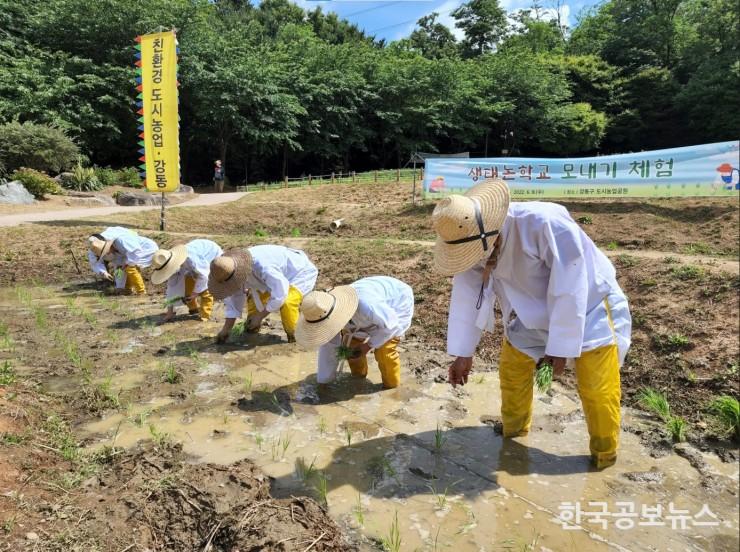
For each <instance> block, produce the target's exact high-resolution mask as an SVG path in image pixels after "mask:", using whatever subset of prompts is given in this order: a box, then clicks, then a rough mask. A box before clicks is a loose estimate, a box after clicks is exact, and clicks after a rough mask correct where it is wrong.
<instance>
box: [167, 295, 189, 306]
mask: <svg viewBox="0 0 740 552" xmlns="http://www.w3.org/2000/svg"><path fill="white" fill-rule="evenodd" d="M184 299H185V298H184V297H173V298H172V299H165V301H164V306H165V307H171V306H173V305H174V304H176V303H179V302H180V301H183V300H184Z"/></svg>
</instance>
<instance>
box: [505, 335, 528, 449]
mask: <svg viewBox="0 0 740 552" xmlns="http://www.w3.org/2000/svg"><path fill="white" fill-rule="evenodd" d="M535 366H536V363H535V361H534V360H533V359H532V358H530V357H528V356H527V355H525V354H524V353H522V352H521V351H519V350H517V349H515V348H514V347H513V346H512V345H511V343H509V341H508V340H506V339H504V343H503V346H502V347H501V357H500V359H499V379H500V381H501V421H502V422H503V425H504V437H516V436H518V435H526V434H527V433H529V427H530V426H531V425H532V396H533V393H534V368H535Z"/></svg>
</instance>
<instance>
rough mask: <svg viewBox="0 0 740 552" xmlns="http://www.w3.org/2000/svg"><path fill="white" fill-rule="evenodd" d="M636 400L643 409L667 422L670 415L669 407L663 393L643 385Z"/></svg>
mask: <svg viewBox="0 0 740 552" xmlns="http://www.w3.org/2000/svg"><path fill="white" fill-rule="evenodd" d="M637 400H638V402H639V403H640V406H642V407H643V408H644V409H645V410H647V411H649V412H652V413H653V414H655V415H656V416H658V417H659V418H660V419H661V420H663V421H665V422H667V421H668V420H669V419H670V416H671V407H670V405H669V404H668V399H666V397H665V395H664V394H663V393H660V392H658V391H656V390H655V389H652V388H651V387H645V388H644V389H642V390H641V391H640V393H639V395H638V396H637Z"/></svg>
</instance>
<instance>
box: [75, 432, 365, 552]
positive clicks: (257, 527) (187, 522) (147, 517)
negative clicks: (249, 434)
mask: <svg viewBox="0 0 740 552" xmlns="http://www.w3.org/2000/svg"><path fill="white" fill-rule="evenodd" d="M116 452H117V451H116ZM112 458H115V460H114V461H113V463H112V464H111V465H110V466H109V468H108V469H104V470H101V472H99V474H98V475H96V476H94V477H93V478H91V479H90V480H89V481H88V482H87V483H86V485H85V493H84V498H83V499H82V501H81V502H82V503H83V504H84V506H83V508H85V507H86V508H89V509H90V511H91V515H89V516H88V517H87V519H86V520H85V523H84V525H85V528H84V530H83V531H84V532H85V533H88V534H96V536H98V537H99V540H100V541H108V542H112V541H113V542H118V543H120V544H125V543H126V542H128V543H129V544H130V545H131V546H132V547H133V548H132V549H133V550H167V551H171V552H177V551H182V552H186V551H187V552H191V551H193V550H210V551H213V552H217V551H224V552H249V551H258V550H261V551H268V550H270V551H272V550H274V551H286V552H287V551H293V550H296V551H301V552H302V551H303V550H306V549H307V548H308V547H309V546H310V545H311V544H313V546H312V547H311V550H318V551H321V550H323V551H328V552H331V551H347V550H353V549H354V547H353V546H352V545H351V544H350V543H349V542H347V541H346V539H345V538H344V537H343V536H342V532H341V530H340V528H339V527H338V526H337V525H336V524H335V523H334V522H333V521H332V520H331V519H330V518H329V516H328V515H327V514H326V512H325V511H324V510H323V509H322V508H321V507H320V506H319V504H318V503H317V502H316V501H315V500H313V499H312V498H308V497H300V498H299V497H291V498H290V499H274V498H272V497H271V496H270V482H269V478H268V477H267V476H265V475H264V474H262V473H261V472H260V470H259V469H258V468H257V467H256V466H255V465H254V464H252V462H250V461H249V460H242V461H240V462H236V463H234V464H232V465H229V466H221V465H216V464H192V463H189V460H191V459H188V458H187V456H186V455H185V454H184V453H183V452H182V448H181V447H180V446H179V445H173V446H165V447H154V446H151V444H149V445H148V446H146V447H144V448H137V449H134V450H132V451H129V452H126V453H122V454H120V455H118V454H113V455H112ZM116 550H118V548H116Z"/></svg>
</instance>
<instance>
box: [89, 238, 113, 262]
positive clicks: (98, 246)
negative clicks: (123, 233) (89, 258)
mask: <svg viewBox="0 0 740 552" xmlns="http://www.w3.org/2000/svg"><path fill="white" fill-rule="evenodd" d="M101 237H102V236H101ZM89 241H90V251H92V253H93V255H95V256H96V257H97V258H98V261H100V260H101V259H102V258H103V257H105V256H106V255H107V254H108V253H110V248H111V247H113V240H101V239H98V238H97V237H95V236H91V237H90V240H89Z"/></svg>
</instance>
